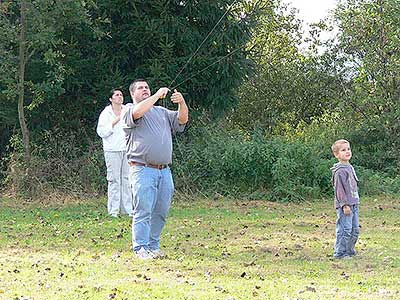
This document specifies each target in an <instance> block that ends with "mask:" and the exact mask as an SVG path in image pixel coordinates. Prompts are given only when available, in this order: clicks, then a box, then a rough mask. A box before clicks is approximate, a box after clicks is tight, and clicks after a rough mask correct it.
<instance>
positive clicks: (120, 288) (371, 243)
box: [0, 198, 400, 300]
mask: <svg viewBox="0 0 400 300" xmlns="http://www.w3.org/2000/svg"><path fill="white" fill-rule="evenodd" d="M15 202H17V200H15V199H10V198H7V199H0V249H1V250H0V299H1V300H4V299H13V300H14V299H21V300H22V299H207V300H211V299H230V300H233V299H305V300H306V299H307V300H308V299H380V300H383V299H400V219H399V212H400V202H399V199H388V198H379V199H363V201H362V205H361V210H360V223H361V226H362V228H361V235H360V240H359V243H358V244H357V250H358V253H359V255H358V257H356V258H353V259H351V260H335V259H333V258H332V257H331V256H332V248H333V242H334V237H335V234H334V228H335V224H334V223H335V212H334V210H333V208H332V207H333V204H332V201H330V200H321V201H316V202H312V203H311V202H309V203H306V204H303V205H300V204H279V203H271V202H261V201H250V202H245V201H233V200H224V199H219V200H204V199H203V200H200V199H199V200H197V201H195V202H193V201H192V200H187V201H185V200H180V201H179V202H175V203H174V204H173V207H172V209H171V213H170V216H169V218H168V222H167V225H166V227H165V229H164V232H163V239H162V246H163V249H164V250H165V252H166V253H167V255H168V257H167V258H166V259H163V260H153V261H139V260H137V259H135V257H134V255H133V254H132V252H131V242H130V239H131V231H130V230H131V229H130V226H131V224H130V219H128V218H120V219H110V218H109V217H107V215H106V213H105V210H106V208H105V202H106V200H105V199H99V200H87V201H85V202H81V203H73V204H69V205H62V207H59V208H55V207H54V206H53V207H52V206H47V207H42V206H41V205H39V204H37V203H36V204H35V203H32V204H28V205H22V204H21V205H18V204H15Z"/></svg>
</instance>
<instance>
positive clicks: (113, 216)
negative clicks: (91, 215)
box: [110, 214, 118, 218]
mask: <svg viewBox="0 0 400 300" xmlns="http://www.w3.org/2000/svg"><path fill="white" fill-rule="evenodd" d="M110 217H112V218H118V214H110Z"/></svg>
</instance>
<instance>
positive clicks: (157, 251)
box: [149, 249, 165, 258]
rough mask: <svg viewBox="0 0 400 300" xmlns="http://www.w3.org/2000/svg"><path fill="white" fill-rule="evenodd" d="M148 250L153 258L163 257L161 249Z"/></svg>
mask: <svg viewBox="0 0 400 300" xmlns="http://www.w3.org/2000/svg"><path fill="white" fill-rule="evenodd" d="M149 252H150V254H151V255H153V258H165V253H164V252H162V251H161V249H150V250H149Z"/></svg>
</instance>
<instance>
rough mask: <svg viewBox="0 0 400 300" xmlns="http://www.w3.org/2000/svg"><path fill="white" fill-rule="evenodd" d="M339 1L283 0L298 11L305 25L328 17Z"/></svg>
mask: <svg viewBox="0 0 400 300" xmlns="http://www.w3.org/2000/svg"><path fill="white" fill-rule="evenodd" d="M338 1H340V0H284V2H286V3H289V4H291V6H293V7H296V8H297V9H299V10H300V11H299V16H300V18H302V19H303V20H304V21H305V22H306V23H313V22H318V21H319V20H320V19H322V18H324V17H326V16H327V15H328V11H329V10H331V9H333V8H334V7H335V6H336V4H337V3H338Z"/></svg>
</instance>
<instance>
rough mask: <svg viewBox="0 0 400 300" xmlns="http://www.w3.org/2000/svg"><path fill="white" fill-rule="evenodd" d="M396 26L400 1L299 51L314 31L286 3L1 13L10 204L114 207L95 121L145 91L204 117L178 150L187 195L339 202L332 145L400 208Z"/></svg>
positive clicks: (27, 4) (355, 9) (116, 2)
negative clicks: (173, 98) (116, 95)
mask: <svg viewBox="0 0 400 300" xmlns="http://www.w3.org/2000/svg"><path fill="white" fill-rule="evenodd" d="M399 19H400V2H399V1H398V0H369V1H367V0H348V1H342V2H341V3H340V4H339V5H338V7H337V8H336V9H335V11H334V12H333V13H332V16H331V18H330V19H329V20H325V21H324V22H320V23H318V24H314V26H313V27H312V31H311V38H310V39H309V41H308V44H307V45H308V48H307V49H301V47H302V46H301V45H304V44H303V42H304V36H305V35H304V33H303V32H302V26H301V22H300V21H299V20H298V19H297V17H296V14H295V11H293V10H291V9H290V7H288V6H286V5H285V4H283V3H282V2H281V1H279V0H275V1H267V0H265V1H264V0H262V1H244V0H243V1H242V0H236V1H234V0H229V1H223V0H218V1H211V0H210V1H207V0H205V1H173V0H149V1H126V0H113V1H111V0H98V1H57V0H39V1H26V0H17V1H15V0H14V1H11V0H10V1H7V0H6V1H2V2H1V3H0V30H1V34H0V62H1V67H0V91H1V92H0V130H1V135H0V145H1V148H0V153H1V158H2V160H1V161H2V173H1V178H0V179H1V181H2V186H3V189H4V190H6V191H9V192H10V191H12V192H15V193H16V194H19V195H22V196H26V197H41V196H43V195H48V194H53V193H54V194H57V193H63V194H68V195H73V196H78V195H95V194H102V193H104V190H105V188H106V182H105V176H104V174H105V169H104V163H103V156H102V148H101V141H100V139H99V138H98V137H97V136H96V135H95V130H94V128H95V125H96V121H97V118H98V115H99V113H100V111H101V110H102V109H103V107H104V106H105V105H107V102H108V99H107V93H108V91H109V90H110V89H111V88H113V87H121V88H122V90H123V91H124V92H125V99H126V101H129V97H128V85H129V83H130V81H131V80H133V79H135V78H137V77H145V78H147V79H148V80H149V82H150V85H151V86H152V87H153V88H154V89H155V88H157V87H159V86H166V85H167V86H170V87H173V86H176V85H179V86H178V89H180V90H181V91H182V92H183V93H184V95H185V98H186V99H187V101H188V104H189V106H190V108H191V117H192V119H191V123H190V125H189V126H188V130H187V133H186V134H185V135H184V136H181V137H178V138H177V139H176V141H175V153H174V155H175V160H174V162H175V163H174V166H173V170H174V174H175V182H176V187H177V189H178V190H180V191H183V192H185V193H193V194H196V193H204V194H206V195H213V194H215V193H217V194H223V195H231V196H236V197H249V198H257V199H259V198H262V199H273V200H302V199H309V198H315V197H321V196H324V195H330V193H331V187H330V171H329V167H330V166H331V165H332V163H333V162H334V160H333V159H332V155H331V153H330V145H331V143H332V142H333V141H334V140H335V139H336V138H347V139H348V140H350V142H351V143H352V147H353V150H354V159H353V163H354V164H355V165H356V167H358V169H359V171H360V174H361V176H360V177H361V179H362V182H361V186H362V191H363V192H364V193H367V194H375V193H398V192H399V191H400V177H399V176H398V174H399V170H400V163H399V162H400V159H399V154H398V153H399V151H398V148H399V146H400V137H399V127H400V122H399V116H400V112H399V107H400V87H399V83H400V40H399V38H398V37H399V36H400V34H399V29H398V26H397V24H398V23H399V21H400V20H399ZM327 30H328V31H329V30H337V34H336V35H335V36H334V38H332V39H331V40H328V41H323V40H321V39H320V38H319V36H320V33H321V32H322V31H327ZM200 45H201V47H200V48H199V46H200ZM194 54H195V55H194Z"/></svg>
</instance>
